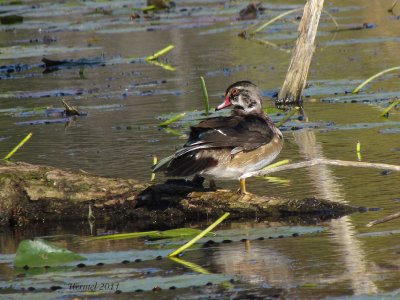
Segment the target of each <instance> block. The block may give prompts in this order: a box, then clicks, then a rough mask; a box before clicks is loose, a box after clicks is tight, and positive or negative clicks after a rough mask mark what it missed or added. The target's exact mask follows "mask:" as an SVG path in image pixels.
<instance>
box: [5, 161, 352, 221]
mask: <svg viewBox="0 0 400 300" xmlns="http://www.w3.org/2000/svg"><path fill="white" fill-rule="evenodd" d="M89 206H91V210H92V215H93V216H94V217H95V218H96V220H107V221H116V222H120V221H128V220H129V221H133V222H135V221H137V222H140V223H152V224H154V223H155V222H156V223H158V224H164V225H168V226H171V225H175V226H176V225H179V224H183V223H185V222H188V221H194V220H196V221H200V220H207V219H208V218H213V219H215V217H219V216H221V215H222V214H223V213H224V212H230V213H231V216H230V219H242V220H246V219H247V220H254V219H258V220H262V219H265V218H267V217H273V218H274V219H277V218H283V217H287V216H298V217H299V218H300V219H307V218H312V219H315V218H323V219H327V218H334V217H339V216H342V215H345V214H349V213H352V212H354V211H357V210H358V208H355V207H352V206H349V205H346V204H343V203H337V202H331V201H326V200H322V199H316V198H305V199H298V200H296V199H285V198H276V197H259V196H256V195H240V194H237V193H235V192H231V191H228V190H211V189H207V188H203V187H202V185H201V184H194V183H192V182H185V181H183V180H170V181H167V182H166V183H164V184H156V185H151V184H149V183H143V182H139V181H136V180H133V179H121V178H106V177H101V176H96V175H92V174H88V173H86V172H83V171H80V172H72V171H66V170H60V169H56V168H53V167H49V166H41V165H32V164H28V163H23V162H16V163H11V162H9V163H1V164H0V224H3V225H4V224H11V225H24V224H28V223H32V222H48V221H71V220H86V219H87V218H88V212H89Z"/></svg>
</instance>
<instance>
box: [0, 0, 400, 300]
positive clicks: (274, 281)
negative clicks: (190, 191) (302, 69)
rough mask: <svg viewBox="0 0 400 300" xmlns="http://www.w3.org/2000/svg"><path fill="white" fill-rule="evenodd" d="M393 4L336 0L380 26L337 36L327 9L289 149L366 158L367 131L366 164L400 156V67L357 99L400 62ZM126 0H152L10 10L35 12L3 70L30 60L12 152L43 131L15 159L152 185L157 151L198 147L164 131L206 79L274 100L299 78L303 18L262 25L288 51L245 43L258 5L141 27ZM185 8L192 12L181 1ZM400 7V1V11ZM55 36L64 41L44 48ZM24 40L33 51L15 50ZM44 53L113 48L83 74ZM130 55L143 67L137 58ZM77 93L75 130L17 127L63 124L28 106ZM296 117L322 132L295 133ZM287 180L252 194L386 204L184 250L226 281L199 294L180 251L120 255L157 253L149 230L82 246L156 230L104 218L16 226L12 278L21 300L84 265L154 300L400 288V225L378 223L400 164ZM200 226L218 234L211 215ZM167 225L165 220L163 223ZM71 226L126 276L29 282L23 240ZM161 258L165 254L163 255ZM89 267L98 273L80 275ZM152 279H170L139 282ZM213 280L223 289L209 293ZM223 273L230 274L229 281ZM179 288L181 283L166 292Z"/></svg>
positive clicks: (74, 244) (76, 245)
mask: <svg viewBox="0 0 400 300" xmlns="http://www.w3.org/2000/svg"><path fill="white" fill-rule="evenodd" d="M74 3H75V2H74ZM302 4H303V1H291V2H286V3H283V2H280V1H273V2H272V3H265V4H264V5H265V7H266V8H267V10H266V11H265V13H264V15H262V16H261V18H262V19H269V18H271V17H273V16H276V15H277V14H279V13H281V12H282V11H284V10H288V9H293V8H296V7H300V5H302ZM391 4H392V1H333V2H326V3H325V9H327V10H328V11H329V12H330V13H331V14H332V15H333V16H334V17H335V18H336V20H337V22H338V23H339V24H340V25H341V26H342V27H344V28H350V27H354V26H361V25H362V24H363V23H368V24H372V25H376V27H374V28H372V29H364V30H348V31H339V32H335V26H334V24H333V23H332V21H331V19H330V18H329V17H328V16H327V15H323V16H322V17H321V22H320V27H319V35H318V38H317V50H316V52H315V54H314V57H313V61H312V64H311V68H310V72H309V75H308V79H309V80H308V83H309V87H307V89H306V90H305V91H304V95H305V96H306V97H305V103H304V107H305V112H306V117H307V121H308V123H309V124H312V126H311V125H310V126H307V124H308V123H304V122H303V123H299V122H298V121H296V119H293V120H292V121H291V123H289V124H290V125H288V126H286V129H287V130H286V131H285V132H284V137H285V146H284V149H283V151H282V153H281V155H280V158H281V159H285V158H290V159H291V160H294V161H300V160H303V159H306V158H314V157H326V158H332V159H343V160H357V153H356V143H357V141H360V142H361V145H362V146H361V149H362V150H361V156H362V160H363V161H369V162H381V163H391V164H400V138H399V133H400V123H399V122H400V117H399V113H398V112H397V113H396V112H395V113H393V114H391V115H390V118H389V120H388V121H385V120H384V119H382V118H380V117H379V115H380V112H381V111H382V110H383V107H386V106H387V103H388V100H389V99H390V98H391V97H393V96H395V95H397V96H400V91H399V89H398V75H397V74H396V73H388V74H387V75H385V76H384V77H382V78H381V79H380V80H377V81H374V82H373V83H372V84H370V85H368V86H366V87H365V88H364V91H363V93H362V94H361V95H359V96H353V95H350V94H346V92H350V91H351V90H352V89H353V88H354V87H356V86H357V85H358V84H359V83H361V82H362V81H363V80H364V79H366V78H368V77H369V76H371V75H373V74H374V73H376V72H379V71H381V70H383V69H385V68H389V67H393V66H398V65H399V63H400V51H399V41H400V40H399V38H398V32H399V28H400V20H399V18H398V17H396V16H394V15H392V14H390V13H388V12H387V9H388V8H389V7H390V5H391ZM78 5H79V6H78ZM124 5H127V6H128V7H140V6H141V7H143V5H144V3H142V2H138V1H134V2H128V1H125V2H124V1H113V2H110V3H108V2H92V1H85V2H76V4H71V5H68V4H65V5H64V4H50V3H49V2H45V1H31V2H29V3H28V4H27V5H22V6H21V5H20V6H18V5H17V6H0V10H1V11H4V12H5V11H9V10H15V11H14V13H15V14H20V15H23V16H24V17H25V20H24V22H23V23H22V24H16V25H10V26H5V25H1V27H0V46H1V47H2V48H1V50H0V65H4V66H11V65H15V64H24V65H27V66H28V70H23V71H21V72H12V73H9V75H7V72H6V71H5V72H3V73H1V74H0V75H1V77H0V78H1V79H0V152H1V153H0V154H1V155H3V156H4V155H5V154H6V153H7V152H8V151H9V149H12V148H13V147H14V145H15V144H17V143H18V142H19V141H20V140H21V139H22V138H23V137H24V136H25V135H26V134H27V133H29V132H33V138H32V139H31V140H30V141H29V142H28V143H27V144H26V145H25V146H24V147H23V148H22V149H21V150H20V151H18V152H17V154H15V156H14V158H13V159H15V160H21V161H26V162H30V163H34V164H46V165H51V166H55V167H59V168H69V169H73V170H79V169H82V170H85V171H88V172H91V173H94V174H100V175H107V176H115V177H124V178H136V179H139V180H142V181H147V180H149V178H150V166H151V164H152V156H153V155H157V156H158V157H164V156H167V155H170V154H171V153H172V152H173V151H174V150H175V149H177V148H179V147H180V146H181V145H182V144H183V143H184V141H185V139H182V138H180V137H179V136H176V135H173V134H170V133H167V132H165V131H164V130H161V129H159V128H158V127H157V125H158V124H159V123H160V122H161V120H164V119H165V115H170V114H172V115H173V114H176V113H180V112H185V111H186V112H188V111H193V110H202V109H203V99H202V92H201V86H200V82H199V76H204V77H205V79H206V83H207V88H208V91H209V94H210V102H211V106H216V105H217V104H219V103H220V101H221V100H222V98H221V97H222V95H223V92H224V91H225V89H226V87H227V86H228V85H229V84H231V83H232V82H235V81H237V80H242V79H247V80H251V81H253V82H254V83H256V84H257V85H258V86H259V87H260V88H261V89H262V90H263V92H264V94H265V95H272V94H273V93H274V92H276V91H277V90H278V89H279V87H280V86H281V84H282V82H283V80H284V77H285V74H286V70H287V67H288V64H289V61H290V54H289V53H287V51H286V50H288V49H289V50H290V49H291V47H292V46H293V43H294V40H295V38H296V35H297V34H296V28H297V23H294V22H293V21H294V17H291V18H288V19H286V21H284V22H278V23H275V24H274V25H272V26H271V27H269V29H267V30H266V32H265V33H264V34H261V35H260V38H263V39H267V40H269V41H270V42H273V43H275V44H276V45H277V46H278V47H272V46H271V47H269V46H265V45H260V44H257V43H256V42H252V41H248V40H243V39H240V38H239V37H237V33H238V32H239V31H240V30H242V29H244V28H246V27H247V26H248V25H250V24H251V22H238V21H236V20H235V18H236V15H237V12H238V11H239V10H240V9H241V8H242V7H243V6H244V5H245V4H242V3H234V2H232V3H224V2H217V1H204V2H203V1H193V2H191V1H188V2H181V1H177V8H176V10H175V12H174V13H170V14H161V19H160V20H159V21H152V22H151V21H144V20H143V21H130V20H129V16H130V14H131V13H132V11H131V10H130V9H129V8H128V7H124ZM31 6H35V8H31ZM95 7H106V8H107V9H112V10H113V14H112V15H102V14H90V12H93V10H94V9H95ZM180 8H186V10H183V11H180ZM397 10H398V11H400V7H398V8H397ZM395 11H396V10H395ZM399 13H400V12H399ZM45 36H47V37H51V38H54V39H55V42H53V43H50V44H49V45H47V46H46V45H44V44H43V42H42V41H43V38H44V37H45ZM168 44H174V45H175V46H176V48H175V49H174V50H173V51H172V52H170V53H169V54H168V55H166V56H165V58H163V60H162V61H163V62H164V63H167V64H169V65H171V66H173V67H174V68H176V71H174V72H173V71H169V70H166V69H163V68H161V67H158V66H155V65H152V64H149V63H145V62H144V61H138V60H134V59H135V58H143V57H146V56H148V55H150V54H152V53H154V52H156V51H157V50H159V49H161V48H163V47H165V46H166V45H168ZM13 46H18V48H10V47H13ZM43 55H44V56H45V57H47V58H51V59H80V58H100V59H104V60H105V61H106V62H108V63H109V64H107V65H106V66H102V67H86V68H85V69H84V78H81V76H80V75H79V68H71V69H63V70H59V71H57V72H52V73H47V74H42V72H43V67H42V66H41V62H40V60H41V58H42V56H43ZM128 57H130V58H132V60H133V61H134V63H127V62H126V61H123V60H122V59H121V58H128ZM6 69H7V67H6ZM62 98H63V99H65V100H66V101H67V102H69V103H70V104H72V105H76V106H77V107H79V109H80V110H81V111H84V112H87V114H88V115H87V116H85V117H80V118H79V119H77V120H76V121H74V122H71V123H70V124H68V125H66V124H64V123H55V124H47V125H45V124H42V125H20V124H17V123H20V122H29V121H34V120H44V119H49V120H50V119H52V118H46V117H45V116H44V115H40V114H39V115H33V116H32V115H30V116H26V115H21V112H22V111H24V110H25V111H33V109H34V108H37V107H46V106H53V107H57V108H60V107H61V106H62V104H61V99H62ZM382 99H383V100H382ZM352 102H356V103H352ZM264 106H270V107H272V106H273V102H272V101H271V100H266V101H265V102H264ZM198 115H199V114H197V116H198ZM273 117H274V118H277V116H273ZM197 121H198V120H195V121H194V122H197ZM182 124H183V127H182V126H181V125H182ZM188 125H190V122H183V123H182V122H181V123H177V125H176V126H175V127H176V128H175V129H177V130H178V132H181V133H182V132H185V131H186V130H187V128H188ZM296 126H297V127H302V126H305V127H309V128H308V129H303V130H297V131H291V130H289V129H290V128H291V127H296ZM274 176H279V179H285V180H276V179H275V180H274V179H272V180H265V179H250V180H248V189H249V190H250V191H251V192H253V193H256V194H260V195H271V196H276V195H280V196H283V197H288V198H302V197H307V196H317V197H320V198H325V199H329V200H332V201H345V202H347V203H349V204H352V205H355V206H364V207H370V208H379V209H380V210H373V211H370V212H367V213H359V214H353V215H351V216H348V217H344V218H341V219H338V220H333V221H331V222H326V223H323V224H320V225H323V226H324V227H325V230H324V231H323V232H320V233H313V234H308V235H307V234H305V235H300V236H299V237H297V238H292V237H284V238H282V239H271V240H270V239H266V240H252V241H247V242H240V241H234V242H233V243H230V244H223V243H222V244H218V245H216V246H213V247H208V248H199V249H196V250H194V251H190V252H188V253H187V254H186V255H185V256H184V259H185V260H186V261H189V262H192V263H194V264H196V265H198V266H201V267H202V268H203V269H205V270H207V272H209V273H212V274H219V275H220V276H219V277H215V278H214V277H207V276H211V275H204V274H203V275H201V276H205V277H204V278H200V277H199V278H200V279H199V281H198V282H194V283H193V284H192V285H193V286H195V287H193V288H189V286H191V284H187V282H186V281H187V280H189V279H187V278H186V277H185V276H190V275H193V274H198V271H196V270H193V269H191V268H189V267H187V266H185V265H182V264H179V263H176V262H172V261H169V260H167V259H165V255H166V253H168V251H166V250H165V249H159V250H157V251H159V252H157V251H156V252H154V255H153V252H151V255H150V256H145V257H144V258H143V260H144V261H143V262H141V263H138V264H137V265H131V264H128V265H123V266H122V265H121V263H120V261H122V260H130V261H133V260H134V259H135V255H144V254H143V253H146V249H148V247H150V246H146V245H144V242H143V241H142V240H140V241H135V242H132V241H116V242H102V243H92V244H91V245H90V246H88V245H87V244H85V243H80V242H79V240H80V237H82V236H89V235H91V234H93V233H101V232H104V231H108V230H117V231H128V232H129V231H135V230H146V228H140V227H138V226H137V224H120V225H119V226H117V227H115V226H114V225H112V226H110V225H105V224H95V226H94V228H90V226H89V224H87V223H86V222H82V223H79V224H73V225H68V224H36V225H34V226H32V227H30V228H13V229H9V228H4V229H2V231H0V252H1V253H2V254H1V255H0V280H2V282H1V283H0V287H2V288H4V287H6V286H9V285H11V284H12V283H13V282H15V284H16V291H17V292H16V293H17V294H15V293H14V296H13V297H15V298H16V299H18V297H19V296H20V294H18V291H19V292H21V289H22V288H28V287H30V286H33V287H35V286H36V288H37V289H40V288H49V287H50V286H52V285H61V286H62V288H63V289H62V290H61V292H60V293H59V294H51V292H49V291H45V292H43V293H44V295H43V294H41V292H36V294H35V292H31V293H30V294H28V297H33V296H35V295H36V296H37V297H38V298H41V299H43V297H45V298H46V297H47V298H52V297H54V295H58V296H62V294H63V291H64V292H66V291H67V290H68V284H69V283H71V282H72V281H74V280H75V281H76V280H78V279H77V278H79V276H81V275H82V276H83V277H85V278H86V279H85V280H86V282H91V280H92V281H93V282H94V281H96V280H99V278H100V279H101V280H103V281H107V280H108V281H110V282H111V281H118V280H117V279H115V278H119V279H120V280H119V281H118V282H121V283H123V282H127V283H126V285H125V286H123V284H121V286H123V288H122V287H121V290H122V291H124V288H125V289H126V290H127V291H130V292H133V291H134V290H136V289H143V290H145V292H144V293H145V294H144V295H145V298H146V299H152V298H154V299H156V298H157V299H160V298H164V299H170V298H173V297H181V298H182V299H187V298H190V297H193V298H194V299H198V298H201V297H206V296H207V295H212V297H215V298H218V297H220V298H223V297H237V298H240V297H245V296H244V295H253V296H254V297H259V298H265V297H274V296H280V297H283V298H324V297H333V298H335V297H346V296H355V295H362V296H361V297H365V295H370V296H371V295H372V296H373V295H377V297H378V298H379V297H381V296H383V295H385V296H386V297H388V298H394V299H395V298H397V297H399V293H398V289H399V288H400V283H399V282H400V276H399V274H400V272H399V268H400V235H399V231H398V229H399V225H400V221H399V220H397V221H396V220H395V221H392V222H388V223H385V224H381V225H377V226H375V227H373V228H366V227H365V224H367V223H368V222H369V221H371V220H373V219H377V218H380V217H383V216H385V215H388V214H390V213H394V212H395V211H398V210H399V207H400V194H399V189H398V182H399V180H400V175H399V174H396V173H385V172H383V173H382V171H380V170H375V169H355V168H343V167H326V166H316V167H313V168H310V169H298V170H293V171H289V172H285V173H279V174H274ZM163 180H164V178H163V176H162V175H157V181H159V182H162V181H163ZM218 184H219V185H220V186H222V187H226V188H236V187H237V182H235V181H232V182H229V181H225V182H218ZM253 223H256V221H255V222H252V223H245V224H231V225H229V224H227V225H225V227H227V228H229V227H240V228H249V227H251V226H253V225H254V224H253ZM77 225H79V226H77ZM281 225H287V224H281V223H268V222H264V223H261V224H259V225H258V226H261V227H268V226H281ZM291 225H295V224H291ZM188 226H193V227H199V228H203V227H204V226H205V224H188ZM154 227H155V228H153V229H158V228H157V225H155V226H154ZM64 234H73V235H74V237H70V238H69V237H68V236H67V237H59V238H58V240H61V241H63V243H64V246H67V247H68V248H69V249H71V250H73V251H77V252H80V253H83V254H89V253H99V254H98V255H100V256H99V257H95V258H93V261H92V263H93V264H95V263H98V262H102V261H103V262H106V263H107V262H108V267H106V268H105V269H107V270H111V271H110V273H105V274H99V273H98V272H100V271H99V270H98V269H96V267H92V269H89V270H86V271H85V270H77V269H76V268H75V269H72V271H71V272H72V273H71V282H69V281H68V279H65V278H68V274H67V275H65V276H66V277H64V278H63V279H60V280H59V281H57V280H55V279H54V278H57V272H55V273H54V274H55V275H54V274H53V273H45V274H48V276H46V275H43V274H42V275H40V276H42V277H35V276H39V275H35V274H32V273H29V272H27V275H26V277H25V279H21V278H23V277H21V276H22V275H21V274H24V271H21V270H15V269H14V268H13V267H12V260H13V254H14V253H15V251H16V247H17V245H18V243H19V242H20V241H21V240H22V239H24V238H31V237H35V236H48V235H64ZM266 238H267V237H266ZM135 249H136V250H137V251H139V252H140V251H141V252H140V254H137V253H136V252H130V251H134V250H135ZM139 252H138V253H139ZM102 253H103V254H102ZM104 253H105V254H104ZM135 253H136V254H135ZM147 253H149V252H147ZM102 255H103V256H102ZM152 255H153V256H152ZM158 255H161V256H163V257H164V259H163V260H161V261H159V260H156V259H155V257H156V256H158ZM107 259H111V260H110V261H108V260H107ZM89 265H90V263H89ZM130 268H133V269H135V271H134V270H131V269H130ZM78 271H81V272H84V274H80V273H76V272H78ZM63 272H64V273H63ZM65 272H67V271H65V270H64V271H60V272H59V273H60V274H66V273H65ZM74 272H75V273H74ZM85 272H86V273H85ZM200 273H201V272H200ZM118 274H119V275H118ZM121 274H122V275H121ZM131 274H136V275H131ZM74 276H77V277H74ZM152 276H160V277H155V278H156V279H149V280H147V279H146V280H144V281H138V280H139V278H141V280H143V278H147V277H150V278H151V277H152ZM173 276H178V277H177V279H176V281H172V282H174V283H171V282H169V281H168V282H166V283H165V284H164V285H165V287H164V286H163V290H162V291H160V292H157V293H156V292H152V291H148V290H151V289H152V288H153V287H155V286H160V287H161V285H163V283H162V280H161V279H160V278H163V280H164V279H168V278H171V277H173ZM199 276H200V275H199ZM221 276H226V278H225V277H221ZM190 280H192V279H190ZM57 282H58V283H57ZM183 282H186V283H185V284H182V283H183ZM208 282H214V283H215V284H214V285H212V286H211V285H208V286H206V287H204V284H205V283H208ZM220 282H223V284H217V283H220ZM139 286H141V287H139ZM170 286H176V287H178V289H176V290H166V289H168V287H170ZM134 287H135V288H134ZM1 291H2V290H0V293H1ZM14 292H15V291H14ZM52 295H53V296H52ZM109 295H111V294H109V293H106V294H103V296H105V297H108V296H109ZM118 297H121V298H124V297H125V298H127V299H130V298H132V297H138V298H139V299H142V298H143V297H144V296H143V294H140V293H139V294H135V293H134V292H133V293H129V295H124V293H122V294H120V295H119V296H118Z"/></svg>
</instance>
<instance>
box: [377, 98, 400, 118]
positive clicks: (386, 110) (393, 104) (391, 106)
mask: <svg viewBox="0 0 400 300" xmlns="http://www.w3.org/2000/svg"><path fill="white" fill-rule="evenodd" d="M396 105H400V100H397V101H394V102H393V103H392V104H390V105H389V106H388V107H387V108H386V109H385V110H384V111H383V112H382V113H381V117H386V116H388V115H389V112H390V111H391V110H392V109H393V108H394V107H395V106H396Z"/></svg>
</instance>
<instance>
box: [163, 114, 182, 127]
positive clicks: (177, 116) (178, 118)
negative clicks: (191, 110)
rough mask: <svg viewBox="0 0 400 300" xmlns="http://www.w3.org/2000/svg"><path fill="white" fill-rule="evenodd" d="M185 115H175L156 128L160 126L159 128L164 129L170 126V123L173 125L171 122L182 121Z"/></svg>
mask: <svg viewBox="0 0 400 300" xmlns="http://www.w3.org/2000/svg"><path fill="white" fill-rule="evenodd" d="M185 115H186V113H180V114H177V115H176V116H174V117H172V118H171V119H169V120H167V121H165V122H162V123H161V124H159V125H158V126H160V127H166V126H168V125H169V124H171V123H173V122H176V121H179V120H180V119H182V118H183V117H184V116H185Z"/></svg>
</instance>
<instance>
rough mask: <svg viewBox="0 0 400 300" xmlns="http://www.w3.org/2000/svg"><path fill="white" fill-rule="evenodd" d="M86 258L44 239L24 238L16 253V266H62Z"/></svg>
mask: <svg viewBox="0 0 400 300" xmlns="http://www.w3.org/2000/svg"><path fill="white" fill-rule="evenodd" d="M85 259H86V258H85V257H83V256H81V255H79V254H76V253H74V252H72V251H69V250H67V249H64V248H61V247H59V246H56V245H54V244H52V243H49V242H47V241H44V240H42V239H34V240H23V241H22V242H20V243H19V245H18V249H17V253H16V255H15V261H14V263H15V266H16V267H24V266H29V267H43V266H60V265H63V264H65V263H68V262H71V261H79V260H85Z"/></svg>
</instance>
